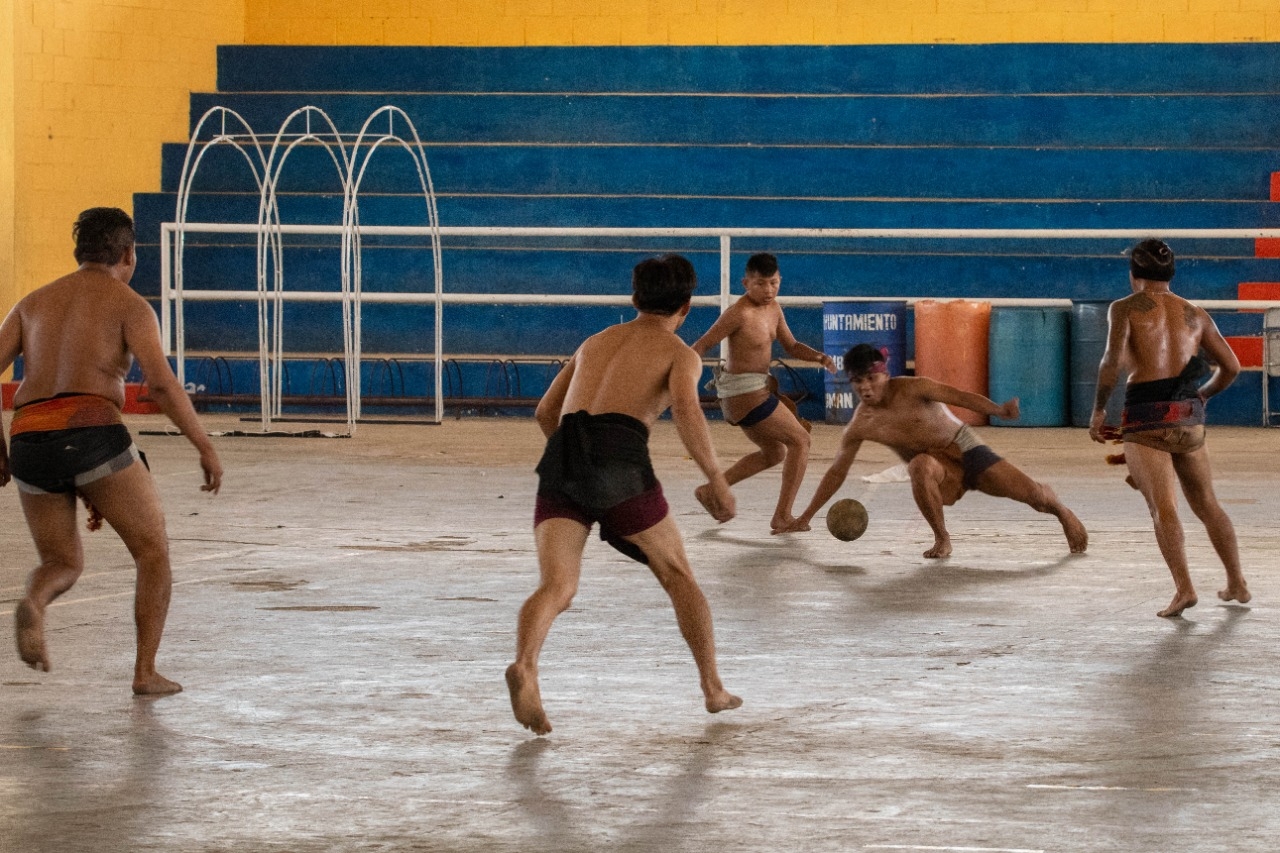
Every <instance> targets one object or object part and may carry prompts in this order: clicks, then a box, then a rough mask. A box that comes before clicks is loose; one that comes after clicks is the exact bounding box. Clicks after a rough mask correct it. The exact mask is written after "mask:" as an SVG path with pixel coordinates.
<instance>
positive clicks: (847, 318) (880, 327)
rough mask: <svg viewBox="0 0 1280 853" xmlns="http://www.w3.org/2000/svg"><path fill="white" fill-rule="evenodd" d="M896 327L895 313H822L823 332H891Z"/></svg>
mask: <svg viewBox="0 0 1280 853" xmlns="http://www.w3.org/2000/svg"><path fill="white" fill-rule="evenodd" d="M897 329H898V315H897V314H824V315H823V317H822V330H823V331H824V332H893V331H897Z"/></svg>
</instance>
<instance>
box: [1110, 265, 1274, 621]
mask: <svg viewBox="0 0 1280 853" xmlns="http://www.w3.org/2000/svg"><path fill="white" fill-rule="evenodd" d="M1173 273H1174V259H1173V252H1172V251H1171V250H1170V249H1169V247H1168V246H1166V245H1165V244H1164V243H1163V242H1161V241H1160V240H1144V241H1142V242H1141V243H1139V244H1138V245H1136V246H1134V247H1133V251H1132V252H1131V253H1130V254H1129V283H1130V286H1131V287H1132V288H1133V294H1132V295H1131V296H1126V297H1125V298H1124V299H1120V300H1117V301H1116V302H1113V303H1111V308H1110V310H1109V311H1108V314H1107V321H1108V324H1109V327H1108V331H1107V349H1106V351H1105V352H1104V353H1103V356H1102V363H1101V364H1099V365H1098V391H1097V396H1096V397H1095V399H1094V404H1093V417H1092V419H1091V420H1090V422H1089V436H1090V437H1091V438H1092V439H1093V440H1094V441H1097V442H1103V441H1106V440H1107V439H1108V438H1113V437H1114V435H1115V430H1114V428H1108V427H1107V426H1106V425H1105V424H1104V420H1105V418H1106V411H1105V408H1106V405H1107V399H1108V398H1109V397H1110V396H1111V391H1112V390H1113V389H1114V388H1115V386H1116V381H1117V379H1118V377H1119V375H1120V372H1121V371H1122V370H1123V371H1128V374H1129V378H1128V382H1127V385H1126V388H1125V408H1124V418H1123V420H1122V423H1121V427H1120V430H1119V433H1120V436H1121V437H1122V438H1123V440H1124V460H1125V461H1126V462H1127V463H1128V465H1129V477H1130V483H1131V485H1134V486H1135V487H1136V488H1137V489H1138V490H1139V491H1140V492H1142V496H1143V498H1145V499H1146V501H1147V508H1148V509H1150V511H1151V519H1152V521H1153V522H1154V523H1155V530H1156V544H1157V545H1158V546H1159V547H1160V553H1161V555H1162V556H1163V557H1164V561H1165V563H1167V564H1168V566H1169V572H1170V573H1171V574H1172V575H1173V584H1174V588H1175V591H1174V594H1173V600H1172V601H1170V602H1169V606H1168V607H1166V608H1165V609H1164V610H1161V611H1160V612H1159V613H1157V614H1156V615H1157V616H1170V617H1172V616H1179V615H1181V613H1182V611H1183V610H1186V609H1187V608H1188V607H1195V605H1196V601H1197V599H1196V591H1195V587H1193V586H1192V584H1191V574H1190V572H1189V571H1188V568H1187V553H1186V547H1185V545H1184V543H1183V538H1182V522H1181V521H1180V520H1179V519H1178V498H1177V493H1176V490H1175V488H1174V487H1175V485H1181V487H1182V493H1183V494H1184V495H1186V497H1187V503H1188V504H1190V506H1191V511H1192V512H1194V513H1195V514H1196V516H1197V517H1198V518H1199V519H1200V521H1202V522H1203V523H1204V526H1205V529H1206V530H1207V531H1208V533H1209V541H1210V542H1212V543H1213V548H1214V550H1215V551H1217V552H1218V558H1219V559H1220V560H1222V565H1223V566H1224V567H1225V568H1226V571H1227V587H1226V589H1223V590H1220V591H1219V592H1218V597H1219V598H1221V599H1222V600H1223V601H1238V602H1240V603H1241V604H1244V603H1245V602H1247V601H1248V600H1249V599H1250V598H1251V595H1250V593H1249V587H1248V586H1247V585H1246V584H1245V580H1244V574H1243V573H1242V572H1241V570H1240V552H1239V549H1238V547H1237V545H1236V531H1235V527H1234V526H1233V525H1232V524H1231V519H1230V518H1228V517H1227V513H1226V511H1225V510H1224V509H1223V508H1222V505H1221V504H1219V503H1218V498H1217V497H1216V496H1215V495H1214V493H1213V471H1212V470H1211V469H1210V467H1209V452H1208V451H1207V450H1206V449H1205V446H1204V405H1205V401H1206V400H1208V399H1209V398H1210V397H1212V396H1213V395H1214V394H1217V393H1219V392H1221V391H1225V390H1226V389H1227V386H1229V385H1230V384H1231V383H1232V381H1233V380H1234V379H1235V378H1236V374H1238V373H1239V372H1240V362H1239V360H1238V359H1237V358H1236V355H1235V353H1234V352H1232V351H1231V347H1230V346H1228V345H1227V342H1226V340H1224V339H1223V337H1222V334H1221V333H1220V332H1219V331H1218V327H1217V326H1216V325H1214V322H1213V319H1212V318H1210V317H1209V315H1208V314H1207V313H1206V312H1205V310H1204V309H1203V308H1198V307H1196V306H1195V305H1192V304H1191V303H1190V302H1188V301H1187V300H1185V299H1183V298H1182V297H1180V296H1176V295H1174V293H1173V292H1172V291H1171V290H1170V289H1169V282H1170V281H1171V280H1172V279H1173ZM1201 350H1203V351H1204V352H1205V353H1207V354H1208V356H1209V358H1210V359H1212V360H1213V362H1214V363H1215V364H1216V365H1217V366H1216V367H1213V368H1212V369H1210V366H1209V364H1208V363H1207V362H1206V361H1205V360H1204V359H1203V358H1201V357H1200V355H1199V352H1200V351H1201ZM1206 375H1207V376H1209V379H1208V381H1207V382H1205V383H1204V384H1203V385H1201V384H1200V380H1201V379H1203V378H1204V377H1205V376H1206Z"/></svg>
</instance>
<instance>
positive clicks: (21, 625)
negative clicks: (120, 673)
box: [0, 207, 222, 695]
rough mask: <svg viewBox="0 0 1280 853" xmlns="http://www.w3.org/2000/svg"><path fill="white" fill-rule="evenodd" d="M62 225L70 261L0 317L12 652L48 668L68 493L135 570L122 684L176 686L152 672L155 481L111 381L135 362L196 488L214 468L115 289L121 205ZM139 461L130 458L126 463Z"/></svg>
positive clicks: (162, 537) (141, 306)
mask: <svg viewBox="0 0 1280 853" xmlns="http://www.w3.org/2000/svg"><path fill="white" fill-rule="evenodd" d="M73 234H74V237H75V242H76V249H75V257H76V260H77V261H78V262H79V263H80V268H79V269H77V270H76V271H75V272H73V273H71V274H70V275H66V276H63V277H62V278H60V279H58V280H57V281H54V282H53V283H52V284H47V285H45V286H44V287H41V288H40V289H38V290H36V291H34V292H33V293H31V294H29V295H28V296H26V297H25V298H24V299H22V300H20V301H19V302H18V304H17V305H16V306H15V307H14V309H13V311H11V312H10V313H9V316H8V317H7V318H6V319H5V321H4V324H3V325H2V326H0V370H3V369H4V368H7V367H8V366H9V365H11V364H12V363H13V361H14V359H15V358H17V357H18V356H19V355H21V356H22V357H23V365H24V370H23V378H22V384H21V385H20V386H18V391H17V395H16V396H15V398H14V404H15V411H14V415H13V424H12V443H13V449H12V456H10V455H9V453H8V452H6V451H5V448H4V441H3V438H2V437H0V485H3V484H4V483H7V482H8V481H9V479H10V477H11V476H12V479H13V480H14V482H15V483H17V485H18V491H19V499H20V501H21V502H22V511H23V513H24V514H25V515H26V518H27V526H28V527H29V528H30V529H31V536H32V538H33V539H34V540H35V545H36V551H37V553H38V555H39V557H40V565H39V566H38V567H37V568H36V570H35V571H34V572H32V573H31V578H30V580H29V582H28V584H27V593H26V596H25V597H24V598H23V599H22V600H21V601H19V602H18V607H17V610H16V612H15V614H14V621H15V627H16V631H17V637H16V639H17V642H18V654H19V656H20V657H21V658H22V659H23V660H24V661H25V662H26V663H27V665H28V666H30V667H31V668H32V669H37V670H43V671H44V672H48V671H49V669H50V665H49V654H48V651H47V650H46V649H45V641H44V621H45V610H46V608H48V606H49V604H50V602H52V601H53V600H54V599H55V598H57V597H58V596H59V595H62V593H64V592H66V591H67V590H69V589H71V587H72V585H73V584H74V583H75V582H76V579H77V578H79V577H80V573H81V572H82V571H83V570H84V553H83V551H82V550H81V546H80V536H79V533H78V532H77V530H76V494H77V493H79V494H80V495H81V496H82V497H83V498H84V499H85V501H86V503H88V504H90V505H91V510H90V513H91V519H92V518H93V517H94V515H95V513H96V514H97V515H100V517H101V518H103V519H105V520H106V521H107V523H108V524H110V525H111V526H112V527H113V528H114V529H115V531H116V533H117V534H119V536H120V538H121V539H122V540H124V543H125V545H126V546H127V547H128V548H129V553H130V554H131V555H132V556H133V559H134V562H135V563H136V564H137V567H138V577H137V586H136V590H135V598H134V621H135V623H136V626H137V637H138V640H137V642H138V649H137V658H136V660H135V663H134V668H133V692H134V693H136V694H138V695H157V694H165V693H176V692H178V691H179V690H181V689H182V687H181V685H179V684H178V683H176V682H174V681H170V680H169V679H167V678H165V677H164V676H162V675H160V674H159V673H158V672H156V651H157V650H158V649H159V647H160V635H161V634H162V633H163V632H164V623H165V617H166V615H167V614H168V611H169V592H170V587H171V586H172V576H171V574H170V569H169V542H168V539H167V537H166V534H165V525H164V514H163V512H162V510H161V508H160V499H159V496H158V495H157V493H156V488H155V484H154V483H153V482H152V479H151V475H150V473H149V472H148V471H147V469H146V466H145V462H144V461H143V460H142V459H141V454H140V453H139V452H138V450H137V448H136V447H134V445H133V440H132V439H131V438H130V437H129V431H128V429H127V428H126V427H125V426H124V423H123V422H122V420H121V417H120V408H121V407H122V406H123V405H124V378H125V374H126V373H128V371H129V367H130V365H131V364H132V360H133V359H135V358H136V359H137V360H138V364H139V366H140V367H141V368H142V372H143V374H144V375H145V376H146V379H147V387H148V389H149V392H150V394H151V396H152V398H153V399H155V401H156V402H157V403H158V404H159V405H160V408H161V410H162V411H163V412H164V413H165V414H166V415H168V416H169V418H170V420H172V421H173V422H174V424H175V425H177V427H178V428H179V429H181V430H182V433H183V435H185V436H186V437H187V438H188V439H189V440H190V441H191V443H192V444H194V445H195V446H196V449H197V450H198V451H199V452H200V467H201V469H202V470H203V471H204V485H203V486H201V489H202V490H204V491H207V492H214V493H216V492H217V491H218V488H219V486H220V485H221V482H222V466H221V465H220V464H219V462H218V455H217V454H216V453H215V452H214V450H213V445H212V444H211V443H210V442H209V438H208V436H207V435H206V434H205V432H204V430H203V429H201V427H200V423H199V421H198V420H197V418H196V412H195V409H194V408H193V407H192V405H191V401H190V400H188V399H187V395H186V392H185V391H184V390H183V388H182V386H181V385H180V384H178V379H177V377H175V376H174V375H173V371H172V370H171V369H170V368H169V362H168V360H167V359H166V358H165V355H164V350H163V348H162V347H161V344H160V327H159V325H158V323H157V322H156V315H155V312H154V311H152V310H151V306H149V305H148V304H147V302H146V300H145V299H143V298H142V297H141V296H139V295H138V294H137V293H135V292H134V291H133V290H131V289H130V288H129V280H130V279H131V278H132V277H133V271H134V267H135V265H136V261H137V258H136V255H135V254H134V245H133V241H134V231H133V221H132V220H131V219H130V218H129V215H128V214H127V213H125V212H124V211H123V210H119V209H116V208H108V207H96V208H92V209H90V210H86V211H85V212H84V213H82V214H80V217H79V219H78V220H77V221H76V224H75V228H74V230H73ZM140 463H141V464H140Z"/></svg>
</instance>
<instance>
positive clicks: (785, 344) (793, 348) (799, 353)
mask: <svg viewBox="0 0 1280 853" xmlns="http://www.w3.org/2000/svg"><path fill="white" fill-rule="evenodd" d="M778 344H779V345H780V346H781V347H782V351H783V352H785V353H786V354H787V355H789V356H791V357H792V358H794V359H798V360H800V361H812V362H815V363H817V364H821V365H822V366H823V367H825V368H826V369H827V372H828V373H831V374H834V373H835V372H836V360H835V359H834V358H832V357H831V356H829V355H827V354H826V353H825V352H823V351H822V350H816V349H814V348H813V347H811V346H809V345H808V344H802V343H800V342H799V341H797V340H796V337H795V335H793V334H791V327H790V326H788V325H787V318H786V316H785V315H784V314H783V313H782V312H781V311H779V312H778Z"/></svg>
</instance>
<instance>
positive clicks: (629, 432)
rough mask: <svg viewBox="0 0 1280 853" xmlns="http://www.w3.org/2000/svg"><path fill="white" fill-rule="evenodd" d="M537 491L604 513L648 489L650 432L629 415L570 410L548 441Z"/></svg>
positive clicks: (651, 467)
mask: <svg viewBox="0 0 1280 853" xmlns="http://www.w3.org/2000/svg"><path fill="white" fill-rule="evenodd" d="M536 470H537V472H538V475H539V477H540V478H541V479H540V482H539V487H538V490H539V492H542V491H555V492H559V493H561V494H564V495H567V496H568V497H570V498H571V499H573V500H574V501H575V502H577V503H579V504H581V505H582V506H583V507H586V508H588V509H591V510H594V511H603V510H606V509H609V508H611V507H614V506H617V505H618V504H620V503H622V502H623V501H625V500H627V499H628V498H633V497H635V496H636V495H639V494H642V493H643V492H645V491H646V490H648V489H649V488H652V486H653V484H654V482H655V479H654V475H653V466H652V464H651V463H650V461H649V428H648V427H646V426H645V425H644V424H643V423H642V422H641V421H638V420H636V419H635V418H633V417H631V416H630V415H623V414H618V413H616V412H606V413H604V414H599V415H593V414H590V413H589V412H587V411H586V410H583V411H578V412H572V413H570V414H567V415H565V416H564V417H563V418H561V420H560V427H559V428H558V429H557V430H556V431H555V432H554V433H552V435H551V438H549V439H548V440H547V447H546V450H545V451H544V452H543V454H542V459H541V461H539V462H538V467H537V469H536Z"/></svg>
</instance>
